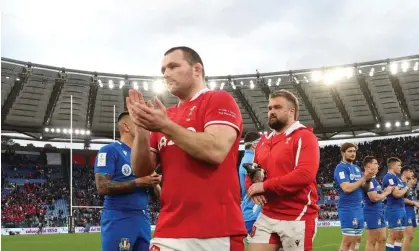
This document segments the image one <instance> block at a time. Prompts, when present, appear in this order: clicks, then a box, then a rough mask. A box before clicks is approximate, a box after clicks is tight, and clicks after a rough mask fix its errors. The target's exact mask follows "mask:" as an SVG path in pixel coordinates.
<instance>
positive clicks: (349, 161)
mask: <svg viewBox="0 0 419 251" xmlns="http://www.w3.org/2000/svg"><path fill="white" fill-rule="evenodd" d="M354 161H355V159H350V158H345V162H346V163H353V162H354Z"/></svg>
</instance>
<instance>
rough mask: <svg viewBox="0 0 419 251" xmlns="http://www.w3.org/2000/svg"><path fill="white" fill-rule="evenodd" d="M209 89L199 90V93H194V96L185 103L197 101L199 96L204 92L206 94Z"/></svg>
mask: <svg viewBox="0 0 419 251" xmlns="http://www.w3.org/2000/svg"><path fill="white" fill-rule="evenodd" d="M209 90H210V89H208V88H207V87H205V88H203V89H201V90H200V91H198V92H197V93H195V95H194V96H193V97H192V98H191V99H190V100H189V101H187V102H191V101H194V100H195V99H197V98H198V97H199V96H201V94H204V93H206V92H208V91H209ZM180 105H181V104H180V102H179V103H178V104H177V107H179V106H180Z"/></svg>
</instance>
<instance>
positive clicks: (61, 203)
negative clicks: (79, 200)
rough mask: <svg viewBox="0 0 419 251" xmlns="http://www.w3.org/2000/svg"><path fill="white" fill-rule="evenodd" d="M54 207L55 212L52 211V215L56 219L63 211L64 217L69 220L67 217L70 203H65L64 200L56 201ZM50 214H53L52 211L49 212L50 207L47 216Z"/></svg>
mask: <svg viewBox="0 0 419 251" xmlns="http://www.w3.org/2000/svg"><path fill="white" fill-rule="evenodd" d="M53 205H54V210H53V211H52V215H53V216H54V217H58V215H59V214H58V212H59V211H60V210H62V211H63V215H64V217H65V218H67V216H68V203H67V201H65V200H63V199H59V200H56V201H55V202H54V204H53ZM50 212H51V210H49V207H48V210H47V215H50Z"/></svg>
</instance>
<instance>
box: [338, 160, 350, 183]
mask: <svg viewBox="0 0 419 251" xmlns="http://www.w3.org/2000/svg"><path fill="white" fill-rule="evenodd" d="M349 177H350V173H349V170H348V168H346V166H344V165H341V164H339V165H337V166H336V169H335V173H334V179H335V182H336V184H338V185H339V186H340V185H341V184H342V183H343V182H350V180H349Z"/></svg>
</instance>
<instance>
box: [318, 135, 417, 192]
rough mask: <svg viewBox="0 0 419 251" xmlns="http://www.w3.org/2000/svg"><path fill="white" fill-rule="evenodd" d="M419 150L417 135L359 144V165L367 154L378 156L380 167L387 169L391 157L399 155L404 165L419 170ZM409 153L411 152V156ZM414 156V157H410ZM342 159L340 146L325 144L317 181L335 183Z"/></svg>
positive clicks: (321, 153) (319, 182)
mask: <svg viewBox="0 0 419 251" xmlns="http://www.w3.org/2000/svg"><path fill="white" fill-rule="evenodd" d="M416 152H419V140H418V138H417V137H400V138H392V139H383V140H374V141H369V142H363V143H359V144H358V152H357V158H356V159H357V163H356V164H357V165H359V166H361V162H362V159H363V158H364V157H365V156H375V157H376V158H378V161H379V164H380V168H384V169H385V170H387V166H386V161H387V158H389V157H398V158H400V159H401V160H403V161H404V163H403V164H404V165H411V166H413V167H415V168H416V170H419V158H414V155H415V153H416ZM409 154H411V155H410V156H409ZM408 157H413V158H411V159H410V158H408ZM340 161H341V155H340V146H337V145H329V146H325V147H323V148H322V149H321V151H320V168H319V172H318V175H317V183H318V184H324V183H333V171H334V169H335V167H336V165H337V164H338V163H339V162H340Z"/></svg>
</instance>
